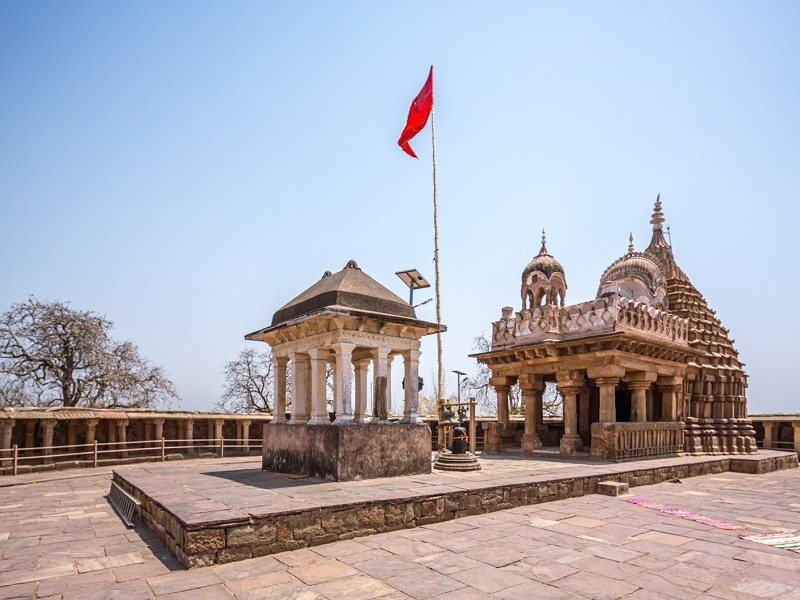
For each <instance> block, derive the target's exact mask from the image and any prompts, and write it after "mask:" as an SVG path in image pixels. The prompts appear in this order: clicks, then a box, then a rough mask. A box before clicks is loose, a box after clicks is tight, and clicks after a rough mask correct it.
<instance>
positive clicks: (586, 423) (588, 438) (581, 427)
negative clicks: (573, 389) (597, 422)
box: [578, 387, 592, 447]
mask: <svg viewBox="0 0 800 600" xmlns="http://www.w3.org/2000/svg"><path fill="white" fill-rule="evenodd" d="M578 407H579V410H578V435H580V436H581V440H582V441H583V443H584V447H586V446H588V445H590V444H591V443H592V423H591V414H590V411H589V388H588V387H582V388H581V389H580V390H578Z"/></svg>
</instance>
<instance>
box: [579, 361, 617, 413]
mask: <svg viewBox="0 0 800 600" xmlns="http://www.w3.org/2000/svg"><path fill="white" fill-rule="evenodd" d="M587 373H588V375H589V377H591V378H592V379H594V382H595V385H597V387H598V388H599V389H600V417H599V418H600V422H601V423H615V422H616V421H617V404H616V402H617V399H616V391H617V384H618V383H619V380H620V379H621V378H622V377H624V375H625V369H624V367H620V366H618V365H603V366H601V367H591V368H589V369H588V370H587Z"/></svg>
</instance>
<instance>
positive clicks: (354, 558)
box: [0, 459, 800, 600]
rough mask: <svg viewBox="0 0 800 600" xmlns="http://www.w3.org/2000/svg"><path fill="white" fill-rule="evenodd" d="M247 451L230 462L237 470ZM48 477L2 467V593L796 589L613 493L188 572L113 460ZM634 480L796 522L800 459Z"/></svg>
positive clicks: (721, 535) (694, 506)
mask: <svg viewBox="0 0 800 600" xmlns="http://www.w3.org/2000/svg"><path fill="white" fill-rule="evenodd" d="M254 464H256V465H257V462H255V461H253V459H237V461H232V465H233V466H234V470H236V468H241V467H242V466H243V465H250V466H251V467H252V465H254ZM186 466H189V465H188V464H187V465H186ZM40 479H45V480H44V481H39V482H36V483H25V481H26V480H25V479H17V482H18V483H19V485H13V486H9V485H7V484H8V483H11V482H12V481H11V478H4V479H3V480H0V486H4V485H5V487H0V599H9V598H53V599H61V600H67V599H71V598H78V599H106V598H132V599H137V598H143V599H144V598H159V599H166V600H182V599H188V598H191V599H192V600H200V599H202V600H205V599H208V600H215V599H217V598H226V599H230V598H238V599H242V600H260V599H266V598H281V599H283V598H293V599H297V600H299V599H303V600H314V599H328V600H334V599H338V598H347V599H359V598H364V599H369V598H384V599H386V600H392V599H399V598H415V599H423V598H438V599H445V598H459V599H466V600H469V599H472V598H501V599H515V598H623V597H624V598H631V599H639V600H641V599H648V598H695V597H712V598H740V599H746V598H783V599H789V600H791V599H798V600H800V554H795V553H792V552H789V551H787V550H780V549H773V548H769V547H767V546H764V545H761V544H756V543H753V542H747V541H743V540H740V539H739V538H738V533H739V532H736V531H726V530H721V529H715V528H713V527H711V526H708V525H703V524H700V523H696V522H693V521H689V520H686V519H680V518H676V517H672V516H669V515H665V514H662V513H659V512H657V511H653V510H648V509H646V508H642V507H638V506H634V505H630V504H628V503H626V502H622V501H621V500H620V499H619V498H610V497H605V496H598V495H592V496H585V497H581V498H574V499H568V500H562V501H557V502H549V503H545V504H539V505H533V506H524V507H519V508H512V509H509V510H505V511H500V512H494V513H491V514H489V515H480V516H470V517H465V518H462V519H457V520H455V521H448V522H444V523H438V524H432V525H426V526H423V527H417V528H414V529H407V530H401V531H396V532H391V533H383V534H378V535H374V536H369V537H362V538H358V539H354V540H348V541H342V542H336V543H333V544H328V545H324V546H318V547H314V548H310V549H303V550H298V551H294V552H286V553H282V554H275V555H272V556H268V557H262V558H256V559H251V560H245V561H241V562H236V563H231V564H225V565H217V566H213V567H208V568H203V569H194V570H191V571H184V570H183V569H182V568H181V567H180V566H179V565H178V564H177V563H176V562H175V560H174V559H173V558H172V557H171V555H170V554H169V553H168V552H167V550H166V549H165V548H164V547H163V546H162V545H161V543H160V542H158V541H157V540H155V539H154V538H153V537H152V534H151V533H150V532H149V530H147V529H144V528H137V529H133V530H129V529H126V528H125V526H124V525H123V524H122V523H121V521H120V520H119V519H118V518H117V517H116V515H115V514H114V512H113V510H112V509H111V508H110V507H109V505H108V504H107V503H106V501H105V499H104V498H103V496H104V494H105V493H107V491H108V488H109V481H110V469H106V470H98V471H80V472H79V471H74V472H64V473H61V474H53V476H52V478H51V479H50V480H47V478H41V477H40ZM27 481H32V479H28V480H27ZM632 491H633V492H634V494H635V495H636V496H639V497H643V498H646V499H648V500H653V501H656V502H660V503H662V504H669V505H671V506H675V507H678V508H681V509H685V510H689V511H693V512H696V513H699V514H701V515H704V516H708V517H713V518H718V519H723V520H727V521H730V522H734V523H738V524H743V525H747V526H748V527H749V528H750V529H751V530H752V532H754V533H757V532H766V531H772V530H775V529H777V528H788V529H797V528H800V470H797V469H793V470H787V471H778V472H774V473H770V474H767V475H747V474H741V473H724V474H721V475H707V476H703V477H695V478H690V479H684V480H683V481H682V482H681V483H661V484H658V485H652V486H641V487H637V488H634V489H633V490H632Z"/></svg>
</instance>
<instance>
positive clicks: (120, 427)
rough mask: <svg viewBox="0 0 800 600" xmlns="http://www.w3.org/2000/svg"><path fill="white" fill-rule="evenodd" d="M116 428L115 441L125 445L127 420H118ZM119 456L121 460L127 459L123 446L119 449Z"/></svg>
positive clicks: (126, 452)
mask: <svg viewBox="0 0 800 600" xmlns="http://www.w3.org/2000/svg"><path fill="white" fill-rule="evenodd" d="M116 426H117V441H118V442H119V443H120V444H125V443H126V442H127V441H128V435H127V427H128V419H119V420H117V421H116ZM119 449H120V450H119V455H120V457H121V458H128V451H127V450H126V447H125V446H124V445H120V447H119Z"/></svg>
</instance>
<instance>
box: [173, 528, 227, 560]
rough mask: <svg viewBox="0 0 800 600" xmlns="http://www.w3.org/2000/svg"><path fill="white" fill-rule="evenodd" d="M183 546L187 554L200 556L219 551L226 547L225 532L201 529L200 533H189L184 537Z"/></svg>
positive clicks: (222, 530)
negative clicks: (202, 553)
mask: <svg viewBox="0 0 800 600" xmlns="http://www.w3.org/2000/svg"><path fill="white" fill-rule="evenodd" d="M170 539H171V538H170ZM182 545H183V551H184V552H186V554H199V553H201V552H213V551H214V550H219V549H220V548H224V547H225V530H224V529H201V530H200V531H187V532H185V533H184V535H183V544H182Z"/></svg>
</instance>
